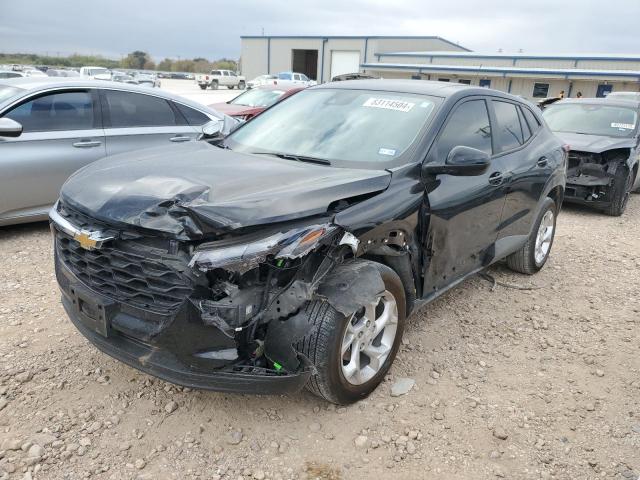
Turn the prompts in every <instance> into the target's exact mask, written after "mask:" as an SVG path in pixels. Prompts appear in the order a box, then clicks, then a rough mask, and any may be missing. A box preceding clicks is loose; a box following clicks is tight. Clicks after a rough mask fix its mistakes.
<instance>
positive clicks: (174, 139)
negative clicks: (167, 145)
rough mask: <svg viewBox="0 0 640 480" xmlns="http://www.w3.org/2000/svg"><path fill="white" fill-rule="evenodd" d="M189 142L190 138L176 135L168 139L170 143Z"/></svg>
mask: <svg viewBox="0 0 640 480" xmlns="http://www.w3.org/2000/svg"><path fill="white" fill-rule="evenodd" d="M189 140H191V137H185V136H184V135H176V136H175V137H171V138H170V139H169V141H170V142H188V141H189Z"/></svg>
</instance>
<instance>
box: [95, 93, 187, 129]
mask: <svg viewBox="0 0 640 480" xmlns="http://www.w3.org/2000/svg"><path fill="white" fill-rule="evenodd" d="M103 93H104V96H105V99H106V103H107V107H108V109H109V116H110V118H111V125H110V126H111V127H113V128H126V127H168V126H174V125H178V124H179V123H180V122H177V121H176V116H175V114H174V113H173V109H172V108H171V106H170V105H169V102H167V101H166V100H165V99H163V98H158V97H154V96H152V95H143V94H140V93H132V92H120V91H117V90H103ZM182 123H184V122H182ZM107 127H109V125H107Z"/></svg>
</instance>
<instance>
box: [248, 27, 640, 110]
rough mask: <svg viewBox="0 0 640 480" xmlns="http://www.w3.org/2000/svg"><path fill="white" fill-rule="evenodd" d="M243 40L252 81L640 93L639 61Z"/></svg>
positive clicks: (331, 40) (388, 42)
mask: <svg viewBox="0 0 640 480" xmlns="http://www.w3.org/2000/svg"><path fill="white" fill-rule="evenodd" d="M241 40H242V57H241V65H242V73H243V74H244V75H246V76H247V78H253V77H255V76H258V75H261V74H265V73H271V74H277V73H279V72H282V71H291V70H293V71H296V72H301V73H305V74H306V75H307V76H308V77H310V78H312V79H314V80H317V81H318V82H319V83H321V82H327V81H330V80H331V78H332V77H334V76H336V75H340V74H343V73H353V72H357V71H361V72H366V73H370V74H373V75H376V76H380V77H383V78H413V79H427V80H442V81H450V82H460V83H467V84H470V85H479V86H483V87H490V88H495V89H498V90H503V91H505V92H510V93H513V94H514V95H520V96H522V97H525V98H529V99H536V98H545V97H551V96H557V95H558V94H559V93H560V91H563V90H564V92H565V95H566V96H568V97H575V96H576V95H577V93H578V92H581V93H582V95H583V96H585V97H596V96H605V95H607V94H608V93H609V92H611V91H620V90H625V91H635V92H637V91H640V52H639V53H638V54H637V55H618V54H604V55H603V54H592V55H586V54H579V55H555V54H546V55H545V54H542V55H533V54H529V53H518V54H505V53H491V54H482V53H476V52H472V51H470V50H468V49H466V48H464V47H462V46H460V45H457V44H455V43H453V42H450V41H448V40H445V39H443V38H441V37H433V36H429V37H406V36H405V37H381V36H369V37H364V36H363V37H359V36H342V37H340V36H328V37H327V36H324V37H323V36H316V37H297V36H259V37H255V36H249V37H241Z"/></svg>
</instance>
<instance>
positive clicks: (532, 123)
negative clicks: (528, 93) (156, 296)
mask: <svg viewBox="0 0 640 480" xmlns="http://www.w3.org/2000/svg"><path fill="white" fill-rule="evenodd" d="M522 111H523V112H524V118H526V119H527V123H528V124H529V128H530V129H531V133H532V134H535V133H536V132H537V131H538V129H539V128H540V121H539V120H538V117H536V116H535V115H534V114H533V112H532V111H531V110H529V109H528V108H526V107H523V108H522Z"/></svg>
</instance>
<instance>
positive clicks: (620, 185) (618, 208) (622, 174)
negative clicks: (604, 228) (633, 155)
mask: <svg viewBox="0 0 640 480" xmlns="http://www.w3.org/2000/svg"><path fill="white" fill-rule="evenodd" d="M632 186H633V175H631V174H630V172H629V169H628V168H627V167H626V166H625V167H622V166H620V167H618V168H617V169H616V173H615V176H614V177H613V184H612V185H611V204H610V205H609V206H608V207H607V208H606V209H605V213H606V214H607V215H611V216H613V217H619V216H620V215H622V214H623V213H624V211H625V210H626V209H627V203H628V202H629V195H630V194H631V187H632Z"/></svg>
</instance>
